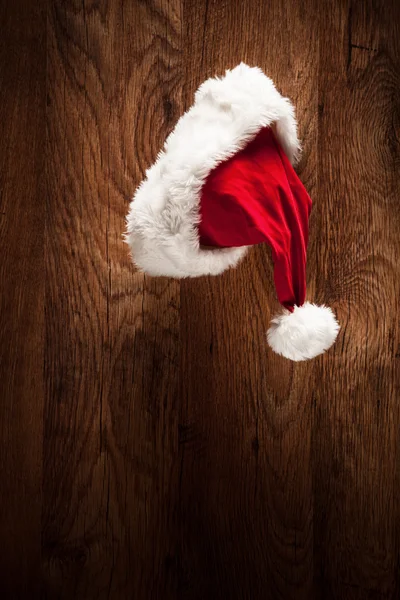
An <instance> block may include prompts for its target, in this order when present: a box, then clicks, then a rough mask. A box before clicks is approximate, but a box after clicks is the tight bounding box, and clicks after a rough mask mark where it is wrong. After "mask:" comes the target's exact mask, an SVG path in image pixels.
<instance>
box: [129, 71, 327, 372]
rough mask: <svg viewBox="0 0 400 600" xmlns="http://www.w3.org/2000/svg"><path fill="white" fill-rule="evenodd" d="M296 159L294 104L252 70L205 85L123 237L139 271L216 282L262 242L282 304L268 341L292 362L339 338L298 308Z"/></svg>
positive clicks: (301, 211)
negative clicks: (203, 277) (269, 254)
mask: <svg viewBox="0 0 400 600" xmlns="http://www.w3.org/2000/svg"><path fill="white" fill-rule="evenodd" d="M298 154H299V140H298V138H297V125H296V120H295V116H294V109H293V106H292V104H291V103H290V102H289V100H288V99H287V98H283V97H282V96H281V95H280V94H279V92H278V91H277V90H276V88H275V86H274V84H273V82H272V81H271V79H269V78H268V77H266V76H265V75H264V73H263V72H262V71H261V70H260V69H258V68H250V67H248V66H247V65H245V64H240V65H239V66H237V67H236V68H235V69H232V70H231V71H229V70H228V71H226V74H225V76H224V77H222V78H217V77H216V78H213V79H208V80H207V81H205V82H204V83H203V84H202V85H201V86H200V88H199V89H198V90H197V92H196V95H195V102H194V105H193V106H192V107H191V108H190V109H189V110H188V111H187V112H186V113H185V114H184V115H183V116H182V117H181V118H180V119H179V121H178V123H177V125H176V127H175V130H174V131H173V132H172V133H171V134H170V136H169V137H168V139H167V141H166V142H165V146H164V149H163V150H162V151H161V152H160V153H159V155H158V157H157V161H156V162H155V164H154V165H153V166H152V167H151V168H150V169H149V170H148V171H147V172H146V178H145V180H144V181H143V182H142V184H141V185H140V186H139V188H138V189H137V191H136V194H135V197H134V199H133V201H132V203H131V205H130V211H129V214H128V217H127V236H126V237H127V241H128V243H129V245H130V247H131V251H132V257H133V260H134V262H135V263H136V265H137V266H138V268H139V269H140V270H142V271H144V272H146V273H148V274H150V275H153V276H162V275H163V276H168V277H197V276H200V275H218V274H219V273H222V272H223V271H225V270H226V269H228V268H229V267H234V266H236V265H237V264H238V262H239V261H240V260H241V259H242V258H243V256H244V255H245V254H246V252H247V250H248V248H249V246H251V245H254V244H259V243H261V242H267V243H268V245H269V246H270V247H271V248H272V258H273V261H274V280H275V287H276V291H277V296H278V300H279V302H280V303H281V304H282V306H283V311H282V314H280V315H279V316H276V317H275V318H273V319H272V323H271V327H270V329H269V331H268V342H269V344H270V346H271V347H272V349H273V350H274V351H275V352H277V353H278V354H281V355H283V356H285V357H286V358H289V359H291V360H295V361H299V360H305V359H308V358H313V357H315V356H317V355H318V354H321V353H323V352H324V351H325V350H327V349H328V348H330V346H331V345H332V344H333V343H334V341H335V339H336V336H337V333H338V331H339V325H338V323H337V321H336V319H335V316H334V314H333V312H332V311H331V309H330V308H327V307H325V306H316V305H315V304H311V303H309V302H306V301H305V298H306V251H307V242H308V219H309V215H310V210H311V199H310V197H309V196H308V194H307V192H306V190H305V188H304V186H303V184H302V183H301V181H300V179H299V178H298V176H297V175H296V173H295V171H294V169H293V164H295V162H296V159H297V158H298Z"/></svg>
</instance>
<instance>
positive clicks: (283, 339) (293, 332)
mask: <svg viewBox="0 0 400 600" xmlns="http://www.w3.org/2000/svg"><path fill="white" fill-rule="evenodd" d="M339 329H340V326H339V323H338V322H337V320H336V318H335V315H334V314H333V312H332V310H331V309H330V308H328V307H327V306H317V305H316V304H311V303H310V302H306V303H305V304H303V306H295V308H294V311H293V312H292V313H291V312H289V311H288V310H285V312H284V314H282V315H277V316H276V317H274V318H273V319H272V321H271V327H270V328H269V330H268V334H267V337H268V343H269V345H270V346H271V348H272V350H274V352H277V354H281V355H282V356H284V357H285V358H289V359H290V360H295V361H299V360H307V359H309V358H314V357H315V356H318V354H322V353H323V352H325V350H328V348H330V347H331V346H332V344H333V343H334V341H335V340H336V337H337V334H338V332H339Z"/></svg>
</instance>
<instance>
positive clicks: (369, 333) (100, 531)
mask: <svg viewBox="0 0 400 600" xmlns="http://www.w3.org/2000/svg"><path fill="white" fill-rule="evenodd" d="M0 24H1V31H2V37H1V41H0V98H1V103H0V117H1V118H0V134H1V136H0V177H1V179H0V185H1V200H0V202H1V204H0V245H1V264H0V432H1V436H0V472H1V481H2V489H1V497H0V540H1V542H2V547H1V550H0V558H1V560H0V592H1V597H2V598H6V599H8V598H10V599H13V598H23V599H25V598H26V599H29V600H30V599H35V598H49V599H53V598H62V599H68V600H69V599H72V598H74V599H84V600H86V599H88V600H89V599H95V598H96V599H103V598H104V599H107V598H108V599H116V600H120V599H121V600H122V599H125V598H126V599H128V598H129V599H131V598H133V599H135V600H148V599H149V600H150V599H159V598H160V599H162V600H169V599H171V600H176V599H182V600H183V599H187V600H205V599H207V600H209V599H210V600H212V599H214V598H215V599H218V600H220V599H225V598H226V599H228V598H229V599H236V598H238V599H242V598H243V599H247V598H249V599H252V600H253V599H254V600H258V599H260V600H265V599H266V600H270V599H271V600H275V599H284V600H286V599H288V600H290V599H292V598H293V599H296V600H301V599H305V600H309V599H311V598H315V599H321V600H322V599H323V600H329V599H338V600H341V599H342V598H343V599H350V600H353V599H357V600H358V599H360V600H364V599H369V598H371V599H372V598H374V599H380V600H381V599H390V600H396V599H397V598H399V597H400V575H399V573H400V500H399V497H400V466H399V465H400V433H399V431H400V430H399V426H400V414H399V410H400V409H399V396H400V394H399V391H400V368H399V361H400V358H399V356H400V349H399V348H400V346H399V327H398V325H399V317H398V315H399V314H400V307H399V297H400V283H399V282H400V261H399V259H398V257H399V255H400V252H399V251H400V233H399V231H400V208H399V206H400V204H399V199H400V193H399V192H400V190H399V184H398V178H397V173H398V169H399V164H400V151H399V143H398V126H399V100H398V98H399V90H400V76H399V73H400V48H399V36H398V30H399V27H400V9H399V7H398V3H396V2H395V1H394V0H393V1H392V0H390V2H383V1H382V2H378V3H376V2H372V0H371V1H370V0H365V1H363V2H361V0H360V1H352V0H346V1H344V0H343V1H342V0H341V1H340V2H336V3H333V2H332V3H331V2H323V3H320V2H316V0H306V1H305V2H294V1H293V0H287V1H285V2H281V1H278V0H273V1H272V2H261V1H258V0H257V1H253V0H241V1H240V2H236V1H233V0H232V1H229V0H224V1H222V2H220V1H217V0H204V1H203V0H202V1H195V0H179V1H178V0H159V1H157V2H153V1H152V2H150V1H149V2H147V1H146V2H139V1H135V2H126V1H124V0H111V1H109V2H103V1H96V2H95V1H91V0H82V2H73V1H68V2H64V1H62V0H47V2H46V1H45V0H43V1H39V2H36V3H30V2H28V1H27V0H25V1H24V0H15V1H14V2H12V3H7V4H6V3H3V5H2V7H1V8H0ZM241 60H243V61H245V62H247V63H249V64H252V65H259V66H260V67H261V68H263V69H264V70H265V72H266V73H268V75H270V76H271V77H272V78H273V79H274V81H275V82H276V84H277V86H278V88H279V89H280V90H281V91H282V92H283V93H284V94H285V95H287V96H289V97H290V98H291V99H292V100H293V102H294V104H295V106H296V111H297V117H298V121H299V130H300V136H301V138H302V140H303V158H302V161H301V163H300V165H299V167H298V171H299V174H300V177H301V179H302V180H303V181H304V183H305V185H306V187H307V189H308V190H309V192H310V195H311V197H312V198H313V200H314V206H313V212H312V217H311V223H310V224H311V231H310V244H309V253H308V278H307V279H308V291H309V295H310V297H311V298H313V299H315V301H317V302H326V303H327V304H328V305H330V306H332V307H333V308H334V309H335V311H336V312H337V314H338V317H339V320H340V322H341V324H342V330H341V333H340V335H339V339H338V342H337V344H336V345H335V346H334V347H333V348H332V350H331V351H330V352H329V353H328V354H327V355H325V356H323V357H319V358H318V359H315V360H314V361H311V362H308V363H299V364H293V363H290V362H288V361H286V360H285V359H283V358H280V357H279V356H277V355H274V354H273V353H272V352H271V350H270V349H269V348H268V346H267V343H266V335H265V332H266V329H267V327H268V323H269V320H270V318H271V316H272V314H273V313H274V312H275V311H276V310H277V309H278V304H277V301H276V297H275V292H274V287H273V272H272V263H271V257H270V252H269V250H268V248H267V247H265V246H259V247H257V248H255V249H253V250H252V251H251V252H250V253H249V255H248V256H247V258H246V259H245V261H243V263H242V264H241V265H240V266H239V267H238V268H237V269H236V270H235V271H231V272H228V273H225V274H224V275H222V276H221V277H218V278H211V277H210V278H207V277H205V278H200V279H196V280H184V281H181V282H178V281H174V280H168V279H163V278H160V279H152V278H150V277H147V276H143V275H141V274H139V273H136V272H135V269H134V268H133V266H132V264H131V261H130V258H129V254H128V249H127V246H126V245H125V244H124V242H123V238H122V234H123V231H124V227H125V223H124V219H125V215H126V213H127V210H128V204H129V199H130V197H132V195H133V192H134V190H135V188H136V186H137V185H138V183H139V182H140V181H141V179H142V178H143V176H144V173H145V170H146V169H147V168H148V166H149V165H150V164H151V163H152V162H153V161H154V159H155V158H156V155H157V153H158V151H159V149H160V148H161V146H162V144H163V142H164V140H165V138H166V136H167V135H168V133H169V132H170V131H171V129H172V128H173V126H174V124H175V123H176V121H177V119H178V118H179V116H180V115H181V114H182V113H183V111H184V110H186V109H187V108H188V107H189V106H190V104H191V103H192V101H193V93H194V91H195V90H196V88H197V86H198V85H199V83H201V81H203V80H204V79H205V78H207V77H208V76H211V75H214V74H216V73H219V74H222V73H223V71H224V69H225V68H227V67H232V66H234V65H236V64H237V63H238V62H240V61H241Z"/></svg>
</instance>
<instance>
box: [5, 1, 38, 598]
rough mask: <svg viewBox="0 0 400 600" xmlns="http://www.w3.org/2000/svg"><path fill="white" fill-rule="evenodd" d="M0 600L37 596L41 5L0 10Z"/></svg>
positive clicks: (24, 4)
mask: <svg viewBox="0 0 400 600" xmlns="http://www.w3.org/2000/svg"><path fill="white" fill-rule="evenodd" d="M0 29H1V39H0V140H1V143H0V256H1V260H0V475H1V496H0V539H1V546H2V551H1V560H0V595H1V597H2V598H20V597H21V598H22V597H33V595H34V594H36V593H39V590H40V512H41V467H42V418H43V376H42V374H43V303H44V276H43V234H44V215H45V201H44V195H45V189H44V185H43V182H44V153H43V141H44V135H45V109H46V95H45V91H46V19H45V14H44V2H43V1H39V2H36V3H30V2H27V1H26V2H24V1H22V0H16V2H13V3H2V4H1V6H0Z"/></svg>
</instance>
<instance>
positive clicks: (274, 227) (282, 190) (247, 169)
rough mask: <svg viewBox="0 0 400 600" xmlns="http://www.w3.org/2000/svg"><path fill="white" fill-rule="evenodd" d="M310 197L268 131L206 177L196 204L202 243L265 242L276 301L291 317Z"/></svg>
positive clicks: (302, 281)
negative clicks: (269, 250) (198, 209)
mask: <svg viewBox="0 0 400 600" xmlns="http://www.w3.org/2000/svg"><path fill="white" fill-rule="evenodd" d="M310 212H311V198H310V196H309V195H308V193H307V191H306V189H305V188H304V185H303V184H302V183H301V181H300V179H299V178H298V176H297V174H296V173H295V171H294V169H293V167H292V165H291V163H290V161H289V159H288V158H287V156H286V154H285V153H284V152H283V150H282V148H281V146H280V145H279V143H278V142H277V140H276V138H275V136H274V134H273V131H272V129H271V128H270V127H265V128H263V129H261V131H260V132H259V133H258V135H257V136H256V137H255V139H254V140H252V141H251V142H249V143H248V144H247V145H246V146H245V147H244V148H243V150H241V151H239V152H238V153H236V154H235V155H234V156H232V157H231V158H230V159H228V160H226V161H225V162H222V163H221V164H219V165H218V166H217V167H216V168H215V169H214V170H213V171H211V172H210V174H209V175H208V177H207V179H206V182H205V184H204V186H203V188H202V192H201V200H200V215H201V222H200V225H199V237H200V244H202V245H204V246H215V247H219V248H231V247H239V246H251V245H254V244H260V243H262V242H267V243H268V245H269V246H270V247H271V249H272V258H273V261H274V280H275V287H276V291H277V295H278V300H279V302H280V303H281V304H282V305H283V306H284V307H285V308H287V309H288V310H289V311H290V312H293V310H294V307H295V306H302V305H303V304H304V302H305V297H306V253H307V243H308V219H309V215H310Z"/></svg>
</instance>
